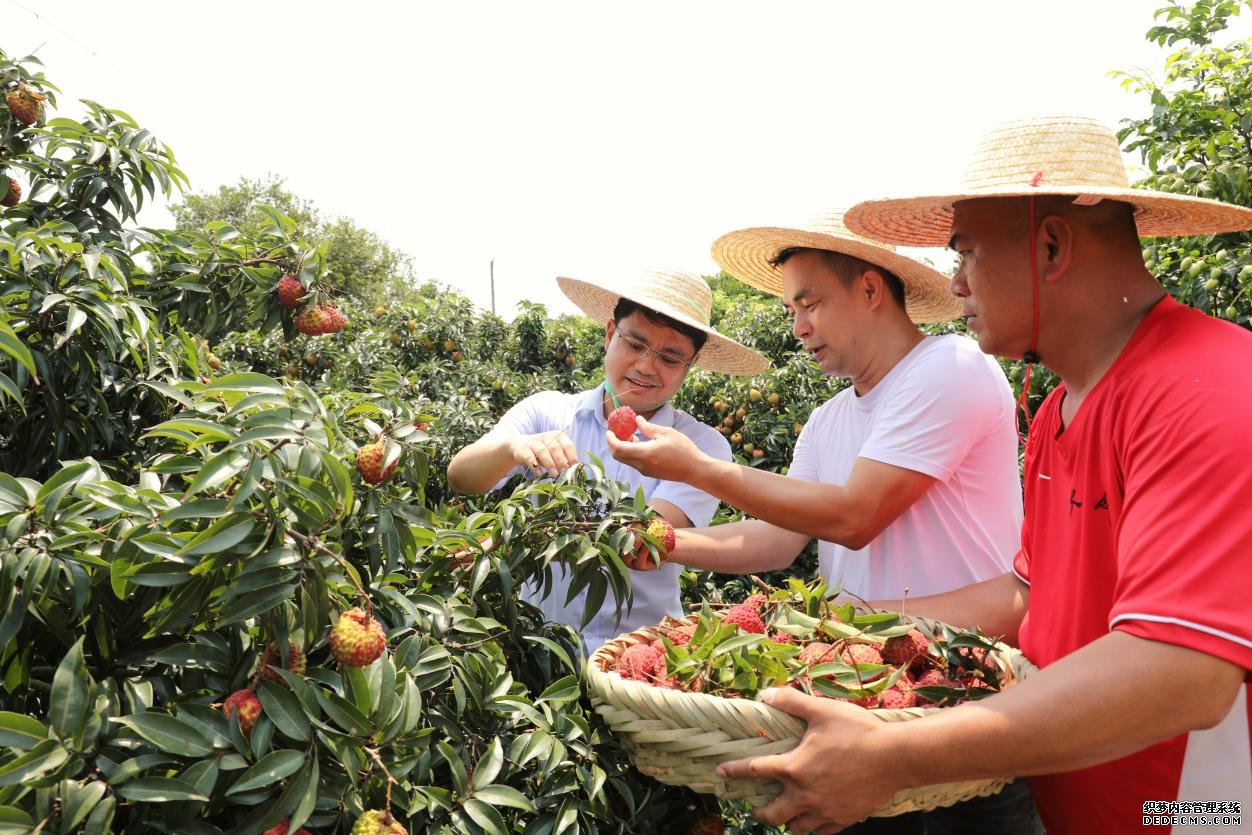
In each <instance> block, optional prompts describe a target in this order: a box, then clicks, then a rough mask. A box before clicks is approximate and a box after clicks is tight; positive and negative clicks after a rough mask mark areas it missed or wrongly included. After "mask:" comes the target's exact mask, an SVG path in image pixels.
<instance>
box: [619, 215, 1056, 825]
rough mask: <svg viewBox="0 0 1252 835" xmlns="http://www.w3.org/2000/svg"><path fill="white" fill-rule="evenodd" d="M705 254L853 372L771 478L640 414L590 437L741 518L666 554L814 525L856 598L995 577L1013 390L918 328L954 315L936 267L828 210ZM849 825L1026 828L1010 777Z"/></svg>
mask: <svg viewBox="0 0 1252 835" xmlns="http://www.w3.org/2000/svg"><path fill="white" fill-rule="evenodd" d="M713 257H714V259H715V260H716V261H717V262H718V264H720V265H721V267H722V268H723V269H724V270H726V271H727V272H728V273H730V274H731V275H733V276H735V277H736V278H738V279H740V280H742V281H744V282H746V283H748V284H751V285H752V286H754V287H757V288H759V289H762V290H765V291H767V292H770V293H774V294H776V295H781V296H782V300H783V305H784V306H785V307H786V308H787V310H788V311H789V312H790V313H791V314H792V316H793V319H794V324H793V327H792V331H793V333H794V334H795V336H796V337H797V338H798V339H799V340H800V341H801V342H802V343H803V345H804V348H805V350H807V351H808V352H809V353H810V354H811V355H812V356H813V359H814V361H816V362H817V363H818V365H819V366H820V367H821V369H822V371H823V372H824V373H826V374H829V375H832V376H839V377H847V378H849V379H850V381H851V385H850V386H849V387H848V388H846V389H844V390H843V391H841V392H839V393H838V394H836V395H835V396H834V397H832V398H831V399H830V400H829V401H827V402H826V403H824V404H822V405H821V406H820V407H818V408H817V409H816V410H815V411H814V412H813V414H812V415H811V416H810V418H809V420H808V423H806V424H805V426H804V430H803V431H802V432H801V434H800V438H799V440H798V441H797V443H796V449H795V453H794V456H793V460H792V463H791V466H790V469H789V470H788V473H787V475H786V476H780V475H776V474H774V473H770V472H766V471H763V470H758V469H753V468H751V467H744V466H740V465H737V464H735V463H733V462H728V461H724V460H718V459H715V458H713V457H711V456H708V455H706V454H704V453H703V452H701V451H700V450H699V449H698V448H696V447H695V446H694V445H693V444H691V443H690V442H689V441H688V440H686V439H685V438H683V437H682V436H681V435H680V434H679V433H677V432H673V431H671V430H668V429H666V428H664V427H657V426H653V425H652V424H650V423H648V422H647V421H646V420H643V421H640V422H639V426H640V428H641V429H642V434H643V435H644V436H646V437H647V438H649V439H650V441H649V442H648V443H631V442H629V441H625V442H624V441H619V440H617V439H616V438H613V437H608V438H606V443H607V444H608V446H609V448H610V449H611V450H612V453H613V455H614V457H615V458H616V459H617V460H618V461H621V462H623V463H625V464H629V465H630V466H633V467H634V468H636V469H637V470H639V471H640V472H643V473H645V474H647V475H649V476H652V477H655V478H663V479H675V480H677V479H681V480H683V481H686V482H687V483H688V484H691V485H693V486H695V487H698V488H700V489H702V490H705V491H707V492H708V493H711V494H712V495H714V496H716V497H717V498H719V499H721V500H722V501H725V502H727V503H728V504H731V505H734V506H735V507H738V508H740V509H741V510H743V511H744V512H745V513H747V514H749V515H750V516H753V517H755V518H753V519H748V520H744V521H741V522H735V523H731V524H727V525H718V526H716V527H712V528H695V529H689V530H683V531H679V532H678V534H677V544H676V545H675V548H674V549H673V550H672V551H671V552H670V554H669V559H670V560H672V561H675V562H680V563H683V564H685V565H688V566H693V567H697V568H708V569H712V570H715V571H721V572H728V573H738V574H742V573H748V572H755V571H772V570H778V569H782V568H786V567H787V566H789V565H790V564H791V563H792V561H793V560H794V559H795V558H796V556H797V555H798V554H799V553H800V552H801V550H803V549H804V547H805V546H806V545H807V544H808V542H809V541H810V539H813V538H816V539H818V540H820V541H819V544H818V556H819V559H820V561H821V570H822V574H823V575H824V576H825V577H826V578H827V579H828V580H829V581H830V582H831V583H832V584H833V583H841V584H842V586H843V588H844V589H845V590H847V591H849V592H852V593H853V594H856V595H859V596H861V597H863V598H865V599H867V600H869V599H882V598H889V599H890V598H896V599H898V598H899V597H901V596H902V594H903V593H904V592H905V589H908V593H909V594H911V595H929V594H936V593H939V592H944V591H950V590H952V589H956V588H961V587H963V586H967V585H970V584H972V583H976V582H979V581H981V580H987V579H990V578H993V577H998V576H1002V575H1003V574H1004V572H1005V571H1007V570H1008V569H1009V567H1010V565H1011V561H1012V558H1013V555H1014V553H1015V552H1016V550H1017V544H1018V538H1019V535H1020V531H1021V522H1022V499H1021V486H1020V481H1019V479H1018V471H1017V437H1016V431H1015V424H1014V413H1013V396H1012V392H1011V391H1010V389H1009V385H1008V381H1007V380H1005V378H1004V373H1003V371H1001V370H1000V367H999V366H998V365H997V364H996V363H995V361H994V360H993V359H991V358H990V357H988V356H987V355H985V354H983V353H982V351H981V350H979V348H978V344H977V343H975V342H974V341H972V340H970V339H967V338H965V337H963V336H956V335H951V334H949V335H943V336H925V335H923V334H922V333H921V332H920V331H919V330H918V329H917V327H916V325H915V324H914V323H915V322H942V321H947V320H949V319H952V318H954V317H955V316H956V315H957V314H958V313H959V311H960V300H959V299H957V298H956V297H955V296H953V294H952V293H951V292H950V290H949V289H948V280H947V278H946V277H944V276H943V275H942V274H941V273H938V272H936V271H935V270H933V269H931V268H929V267H927V266H925V265H923V264H920V263H918V262H917V261H914V260H912V259H910V258H906V257H904V256H902V255H899V254H898V253H896V252H895V251H894V249H891V248H890V247H885V246H882V245H880V244H877V243H874V242H872V241H869V240H868V239H865V238H858V237H856V236H854V235H852V233H851V232H849V231H847V229H845V228H844V227H843V226H842V223H841V220H840V217H839V216H838V215H834V216H831V217H830V218H829V219H828V220H827V221H826V223H825V224H824V231H820V232H818V231H802V230H794V229H778V228H754V229H745V230H741V231H738V232H733V233H731V234H729V235H725V236H723V237H721V238H719V239H718V240H717V241H716V242H715V243H714V244H713ZM850 831H855V832H857V833H893V834H894V833H909V834H910V835H922V833H928V832H929V833H935V832H938V833H949V832H951V833H957V832H959V833H963V834H964V835H977V834H978V833H987V835H990V833H1020V834H1021V835H1034V833H1036V832H1040V831H1041V825H1040V824H1039V820H1038V816H1037V814H1036V812H1035V810H1034V805H1033V802H1032V801H1031V798H1030V796H1029V791H1028V789H1027V788H1026V786H1025V784H1024V783H1014V784H1011V785H1010V787H1009V788H1007V789H1005V790H1004V791H1003V792H1001V793H1000V794H998V795H995V796H992V797H990V798H980V799H977V800H974V801H969V802H966V803H961V804H957V805H956V806H953V807H949V808H947V809H940V810H935V811H934V812H928V813H913V814H910V815H902V816H900V817H898V818H887V819H874V820H871V821H869V822H867V823H864V824H861V825H859V826H858V827H855V828H854V829H853V830H850Z"/></svg>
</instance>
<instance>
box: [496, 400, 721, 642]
mask: <svg viewBox="0 0 1252 835" xmlns="http://www.w3.org/2000/svg"><path fill="white" fill-rule="evenodd" d="M603 402H604V386H603V385H601V386H597V387H596V388H594V389H591V390H590V391H584V392H580V393H578V394H565V393H564V392H559V391H541V392H539V393H538V394H533V395H531V396H530V397H527V398H526V399H525V400H523V401H521V402H520V403H518V404H517V405H515V406H514V407H513V408H511V409H509V410H508V411H507V412H505V414H504V416H503V417H502V418H500V422H499V423H497V424H496V426H495V427H494V428H493V429H492V430H491V431H490V432H488V433H487V434H486V435H485V436H484V437H485V438H492V439H499V438H507V437H516V436H518V435H536V434H539V433H541V432H549V431H552V430H554V429H564V430H565V434H566V435H568V436H569V438H570V440H571V441H572V442H573V444H574V448H575V449H576V450H578V457H579V460H580V461H582V462H584V463H586V464H590V463H591V456H592V455H594V456H595V457H596V458H599V459H600V461H601V463H603V465H604V470H605V476H606V477H607V478H610V479H613V480H615V481H621V482H625V483H626V484H629V485H630V486H631V488H638V487H640V486H642V487H643V494H644V496H645V497H646V498H647V500H648V501H649V502H652V501H655V500H656V499H664V500H665V501H667V502H669V503H671V504H673V505H674V506H675V507H677V508H678V509H679V510H681V511H682V512H683V513H685V514H686V515H687V518H688V519H689V520H690V521H691V524H692V525H693V526H695V527H705V526H707V525H708V524H709V522H710V521H712V519H713V513H714V512H715V511H716V510H717V499H716V498H714V497H713V496H710V495H709V494H708V493H705V492H704V491H703V490H697V489H696V488H694V487H692V486H691V485H689V484H683V483H682V482H677V481H662V480H660V479H656V478H648V477H646V476H644V475H643V474H641V473H640V472H639V471H638V470H636V469H635V468H633V467H629V466H627V465H625V464H623V463H621V462H620V461H618V460H617V459H616V458H614V457H613V455H612V453H611V452H610V451H609V446H608V444H607V443H606V442H605V440H604V433H605V432H607V431H608V422H607V421H606V419H605V417H604V408H603ZM650 421H651V422H652V423H655V424H657V425H658V426H671V427H673V428H674V429H677V430H678V431H679V432H681V433H683V434H684V435H686V436H687V437H688V438H690V439H691V440H692V441H693V442H694V443H695V445H696V446H697V447H699V449H700V450H701V451H702V452H704V453H705V454H707V455H710V456H712V457H713V458H716V459H718V460H721V461H729V460H731V454H730V444H729V443H728V442H727V441H726V439H725V438H723V437H722V436H721V434H719V433H718V432H717V430H715V429H713V428H712V427H710V426H707V425H705V424H703V423H700V422H699V421H698V420H696V419H695V418H693V417H692V416H691V415H689V414H687V413H686V412H683V411H679V410H678V409H675V408H674V407H673V406H671V405H670V404H669V403H666V404H665V405H663V406H662V407H661V408H660V409H658V410H657V412H656V414H654V415H653V416H652V417H651V418H650ZM638 437H639V438H640V439H642V435H640V436H638ZM518 474H527V470H526V469H525V468H524V467H522V466H521V465H518V466H515V467H513V469H511V470H509V472H508V473H507V474H505V476H504V478H502V479H500V481H499V482H497V483H496V485H495V487H500V486H502V485H503V484H504V483H505V482H506V481H508V479H509V478H511V477H512V476H514V475H518ZM682 570H683V568H682V566H681V565H678V564H677V563H665V564H663V565H662V566H661V568H660V569H659V570H657V571H634V572H631V575H630V578H631V582H632V587H633V591H634V603H633V605H632V607H631V609H630V610H629V611H623V612H621V620H620V623H619V621H618V613H617V611H616V610H615V607H614V606H613V602H612V601H613V597H612V592H609V595H608V596H607V597H606V599H605V605H604V608H603V609H602V610H601V611H600V612H599V613H598V614H596V615H595V617H593V618H592V620H591V622H590V623H588V624H587V626H586V627H585V628H584V629H583V632H582V636H583V648H584V649H585V650H587V651H588V652H591V651H594V650H595V649H597V648H598V647H599V646H600V645H601V644H603V643H604V642H605V641H608V640H611V639H613V638H616V637H617V636H618V635H620V634H621V633H623V632H629V631H631V630H633V629H638V628H640V627H642V626H652V625H655V624H657V623H659V622H660V620H661V619H662V618H663V617H664V616H665V615H673V616H675V617H678V616H681V615H682V614H683V611H682V602H681V600H680V598H679V587H678V578H679V575H680V574H681V573H682ZM553 577H554V581H555V585H554V588H553V591H552V593H551V594H550V595H549V596H548V597H547V598H546V599H539V597H538V595H537V594H536V592H535V590H534V589H533V588H531V587H530V586H527V587H526V588H525V589H523V592H522V598H523V599H525V600H527V601H528V602H530V603H532V604H534V605H535V606H536V607H538V608H539V609H540V611H542V612H543V615H544V617H545V618H547V619H548V620H551V621H555V622H557V623H568V624H572V625H574V626H577V625H578V623H579V622H580V621H581V620H582V614H583V606H584V601H585V598H586V593H585V592H584V593H581V594H579V595H577V596H576V597H575V598H574V599H573V600H571V601H570V602H569V604H565V603H564V600H565V595H566V593H565V591H564V589H563V584H564V582H565V581H566V578H567V577H568V574H567V573H566V572H565V570H564V568H563V567H562V566H554V567H553Z"/></svg>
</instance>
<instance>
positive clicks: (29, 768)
mask: <svg viewBox="0 0 1252 835" xmlns="http://www.w3.org/2000/svg"><path fill="white" fill-rule="evenodd" d="M69 758H70V752H69V751H67V750H66V749H65V746H64V745H62V744H61V743H60V741H59V740H56V739H45V740H44V741H43V742H41V743H39V744H38V745H36V746H35V747H34V748H31V749H30V750H29V751H27V752H26V753H25V754H21V755H19V756H17V757H16V758H14V759H12V760H9V761H8V762H7V763H5V764H4V765H2V766H0V787H3V786H18V785H26V784H28V783H33V782H34V781H36V780H38V779H39V778H41V777H43V776H44V775H46V774H48V773H49V772H51V771H55V770H56V769H58V768H60V767H61V766H62V765H64V764H65V763H66V762H67V761H68V760H69Z"/></svg>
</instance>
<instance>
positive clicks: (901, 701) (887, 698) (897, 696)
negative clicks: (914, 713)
mask: <svg viewBox="0 0 1252 835" xmlns="http://www.w3.org/2000/svg"><path fill="white" fill-rule="evenodd" d="M879 704H880V706H881V707H883V708H885V709H887V710H900V709H902V708H906V707H917V694H916V693H914V692H913V684H912V682H910V681H909V680H908V679H907V678H905V677H903V676H901V677H900V678H898V679H896V683H895V684H893V685H891V686H890V687H888V688H887V689H886V690H884V691H882V693H881V694H880V699H879Z"/></svg>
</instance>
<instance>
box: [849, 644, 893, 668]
mask: <svg viewBox="0 0 1252 835" xmlns="http://www.w3.org/2000/svg"><path fill="white" fill-rule="evenodd" d="M839 659H840V660H841V661H843V663H845V664H847V665H848V666H849V667H851V666H853V665H855V664H881V663H882V661H883V658H882V653H881V652H880V651H879V650H878V647H876V646H871V645H870V644H845V645H844V647H843V649H841V650H839Z"/></svg>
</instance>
